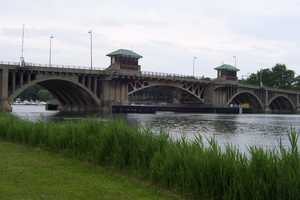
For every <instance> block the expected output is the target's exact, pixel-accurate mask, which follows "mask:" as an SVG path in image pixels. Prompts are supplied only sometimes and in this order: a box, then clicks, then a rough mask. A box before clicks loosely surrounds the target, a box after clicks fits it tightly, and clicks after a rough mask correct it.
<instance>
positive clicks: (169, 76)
mask: <svg viewBox="0 0 300 200" xmlns="http://www.w3.org/2000/svg"><path fill="white" fill-rule="evenodd" d="M0 65H8V66H20V67H40V68H52V69H74V70H86V71H90V72H92V71H102V72H107V73H108V74H115V75H125V76H132V75H133V74H132V73H131V72H116V71H112V72H109V71H106V70H105V68H100V67H93V69H91V68H90V67H87V66H76V65H55V64H51V65H49V64H39V63H31V62H25V63H24V64H23V66H22V65H21V62H7V61H0ZM134 76H138V77H145V78H160V79H172V80H191V81H199V80H207V79H205V77H204V76H202V77H199V76H192V75H183V74H173V73H163V72H149V71H141V72H140V73H137V74H134Z"/></svg>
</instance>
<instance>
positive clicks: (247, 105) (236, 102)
mask: <svg viewBox="0 0 300 200" xmlns="http://www.w3.org/2000/svg"><path fill="white" fill-rule="evenodd" d="M228 105H233V106H240V107H242V108H243V112H244V113H261V112H263V104H262V102H261V101H260V100H259V98H258V97H257V96H256V95H255V94H252V93H250V92H241V93H237V94H236V95H234V96H233V97H232V98H231V99H230V100H229V102H228Z"/></svg>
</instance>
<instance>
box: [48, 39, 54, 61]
mask: <svg viewBox="0 0 300 200" xmlns="http://www.w3.org/2000/svg"><path fill="white" fill-rule="evenodd" d="M53 38H54V36H53V35H50V38H49V40H50V47H49V67H51V61H52V60H51V59H52V57H51V56H52V40H53Z"/></svg>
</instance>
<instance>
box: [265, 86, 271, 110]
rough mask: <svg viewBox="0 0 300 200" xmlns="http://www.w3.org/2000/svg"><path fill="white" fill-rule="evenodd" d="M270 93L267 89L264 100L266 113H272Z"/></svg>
mask: <svg viewBox="0 0 300 200" xmlns="http://www.w3.org/2000/svg"><path fill="white" fill-rule="evenodd" d="M268 102H269V92H268V90H267V89H265V100H264V104H265V105H264V113H272V111H271V109H270V107H269V104H268Z"/></svg>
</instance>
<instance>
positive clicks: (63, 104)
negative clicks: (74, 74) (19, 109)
mask: <svg viewBox="0 0 300 200" xmlns="http://www.w3.org/2000/svg"><path fill="white" fill-rule="evenodd" d="M34 85H40V86H41V87H43V88H45V89H46V90H48V91H49V92H50V93H51V94H52V95H53V96H54V97H55V98H56V99H57V100H58V101H59V104H60V105H59V107H60V109H61V110H64V111H89V110H97V108H99V109H100V99H98V98H97V97H96V95H94V94H93V93H92V92H91V91H90V90H89V89H88V88H87V87H85V86H84V85H82V84H80V83H79V82H77V81H74V80H71V79H65V78H62V77H51V78H45V79H38V80H35V81H31V82H29V83H27V84H25V85H23V86H22V87H20V88H18V89H17V90H16V91H15V92H14V93H13V94H11V95H10V97H9V102H10V103H12V102H13V100H14V99H15V98H16V97H18V96H19V95H20V94H21V93H22V92H24V91H25V90H26V89H28V88H30V87H32V86H34ZM95 108H96V109H95Z"/></svg>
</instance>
